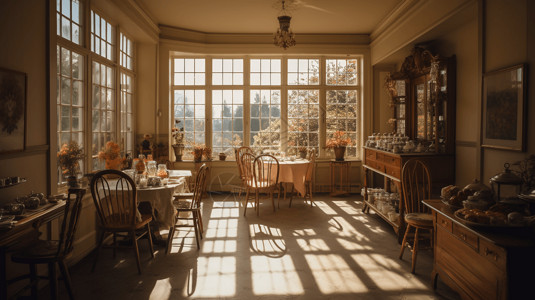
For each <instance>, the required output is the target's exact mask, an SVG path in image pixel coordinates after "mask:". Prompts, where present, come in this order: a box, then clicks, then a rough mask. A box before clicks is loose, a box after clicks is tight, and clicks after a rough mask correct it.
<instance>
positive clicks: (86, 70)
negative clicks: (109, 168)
mask: <svg viewBox="0 0 535 300" xmlns="http://www.w3.org/2000/svg"><path fill="white" fill-rule="evenodd" d="M89 2H90V1H82V0H56V22H57V26H56V29H57V30H56V35H57V39H56V44H57V45H56V48H57V55H56V60H57V61H56V72H57V75H56V79H57V82H56V85H57V86H56V98H57V99H56V115H57V138H56V140H57V147H58V149H60V147H61V145H62V144H65V143H68V142H70V141H76V142H78V144H80V145H81V147H82V149H83V151H84V153H86V154H87V155H86V158H85V159H84V161H82V162H81V168H80V173H79V176H81V174H83V173H87V172H91V171H94V170H98V169H101V168H103V166H104V164H103V162H100V160H99V159H98V152H99V151H101V150H102V149H103V147H104V145H105V144H106V142H108V141H115V142H117V143H118V144H119V145H121V146H122V148H121V149H122V151H123V153H122V154H123V155H124V153H125V152H133V151H134V148H133V146H134V124H133V122H134V112H135V111H134V109H133V107H134V90H135V89H134V86H133V84H134V78H135V70H134V67H135V66H134V60H135V56H134V54H135V44H134V42H133V40H131V39H129V38H128V37H127V36H126V35H125V34H123V33H122V32H121V31H120V30H119V29H120V28H119V27H118V26H114V25H112V23H111V22H110V20H107V19H104V18H103V17H102V16H101V15H100V14H98V13H96V12H95V11H93V10H91V9H90V3H89ZM92 3H94V2H92ZM87 11H89V13H88V14H87ZM85 15H87V16H88V17H87V18H85V17H84V16H85ZM84 28H85V29H86V30H87V31H88V32H89V40H90V43H89V44H87V45H86V44H84V35H83V32H84ZM116 31H117V32H120V34H119V36H118V37H117V36H116V34H115V32H116ZM116 45H120V46H119V47H116ZM116 52H117V53H116ZM86 74H90V75H89V76H90V78H86V77H87V75H86ZM88 79H91V80H88ZM117 99H119V100H117ZM58 167H59V165H58ZM64 182H65V178H63V176H61V175H59V176H58V184H63V183H64Z"/></svg>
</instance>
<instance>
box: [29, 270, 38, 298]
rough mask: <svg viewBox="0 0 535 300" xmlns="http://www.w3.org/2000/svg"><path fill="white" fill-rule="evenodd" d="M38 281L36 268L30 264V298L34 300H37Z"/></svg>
mask: <svg viewBox="0 0 535 300" xmlns="http://www.w3.org/2000/svg"><path fill="white" fill-rule="evenodd" d="M38 280H39V277H37V268H36V267H35V264H30V284H31V287H32V288H31V289H32V298H34V299H37V288H38Z"/></svg>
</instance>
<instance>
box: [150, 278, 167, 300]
mask: <svg viewBox="0 0 535 300" xmlns="http://www.w3.org/2000/svg"><path fill="white" fill-rule="evenodd" d="M172 288H173V287H172V286H171V284H170V283H169V278H165V279H160V280H157V281H156V283H155V284H154V288H153V289H152V292H151V293H150V296H149V299H155V300H156V299H158V300H159V299H169V297H170V296H171V289H172Z"/></svg>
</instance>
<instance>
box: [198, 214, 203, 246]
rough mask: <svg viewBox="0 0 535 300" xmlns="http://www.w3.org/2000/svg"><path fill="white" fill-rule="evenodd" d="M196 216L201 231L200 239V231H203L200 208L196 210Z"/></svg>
mask: <svg viewBox="0 0 535 300" xmlns="http://www.w3.org/2000/svg"><path fill="white" fill-rule="evenodd" d="M197 217H198V218H199V231H200V233H201V239H202V233H203V232H204V224H203V223H202V213H201V209H199V211H198V212H197Z"/></svg>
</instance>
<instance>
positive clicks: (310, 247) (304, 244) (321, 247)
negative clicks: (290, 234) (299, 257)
mask: <svg viewBox="0 0 535 300" xmlns="http://www.w3.org/2000/svg"><path fill="white" fill-rule="evenodd" d="M295 241H296V242H297V244H298V245H299V247H301V249H303V251H308V252H314V251H330V250H331V249H330V248H329V246H327V244H326V243H325V241H324V240H323V239H296V240H295Z"/></svg>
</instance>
